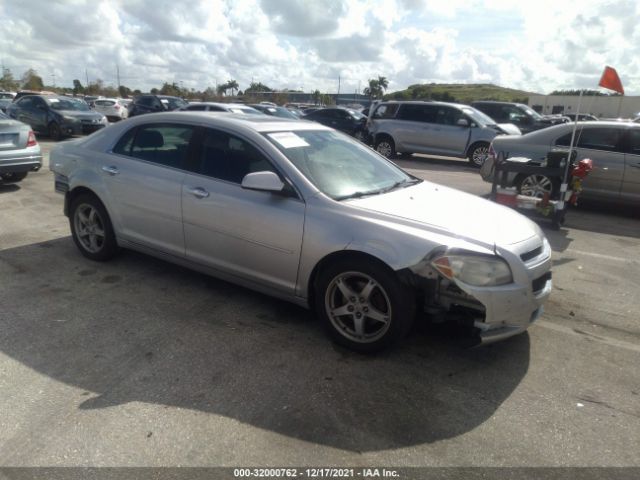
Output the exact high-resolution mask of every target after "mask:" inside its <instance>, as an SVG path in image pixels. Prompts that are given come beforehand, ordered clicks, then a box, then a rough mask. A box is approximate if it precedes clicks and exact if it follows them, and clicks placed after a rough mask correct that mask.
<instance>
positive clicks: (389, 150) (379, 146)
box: [376, 136, 396, 159]
mask: <svg viewBox="0 0 640 480" xmlns="http://www.w3.org/2000/svg"><path fill="white" fill-rule="evenodd" d="M376 152H378V153H379V154H380V155H383V156H385V157H387V158H391V159H393V158H395V156H396V145H395V143H394V142H393V139H392V138H391V137H387V136H384V137H380V138H379V139H377V140H376Z"/></svg>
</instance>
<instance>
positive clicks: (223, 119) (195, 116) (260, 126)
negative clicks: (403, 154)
mask: <svg viewBox="0 0 640 480" xmlns="http://www.w3.org/2000/svg"><path fill="white" fill-rule="evenodd" d="M185 120H188V121H189V122H195V123H199V124H202V125H209V126H211V127H215V126H219V127H221V126H225V125H227V126H231V127H235V128H237V129H239V130H252V131H255V132H259V133H261V132H278V131H295V130H331V129H330V128H329V127H325V126H323V125H320V124H319V123H316V122H309V121H307V120H293V119H286V118H281V117H270V116H268V115H264V116H263V115H244V114H236V113H231V112H201V111H185V110H183V111H177V112H163V113H150V114H147V115H140V116H137V117H133V118H131V119H129V120H128V122H129V124H130V125H131V124H132V123H139V124H144V123H153V122H158V121H163V122H164V121H167V122H171V121H176V122H180V121H183V122H184V121H185Z"/></svg>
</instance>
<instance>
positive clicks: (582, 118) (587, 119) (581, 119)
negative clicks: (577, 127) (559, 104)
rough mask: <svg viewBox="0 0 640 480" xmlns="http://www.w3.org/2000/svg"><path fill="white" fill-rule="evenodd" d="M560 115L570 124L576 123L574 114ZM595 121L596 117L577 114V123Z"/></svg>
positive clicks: (587, 114)
mask: <svg viewBox="0 0 640 480" xmlns="http://www.w3.org/2000/svg"><path fill="white" fill-rule="evenodd" d="M562 115H563V116H565V117H567V118H568V119H569V120H571V121H572V122H575V121H576V114H575V113H563V114H562ZM596 120H598V117H596V116H595V115H591V114H589V113H579V114H578V121H579V122H595V121H596Z"/></svg>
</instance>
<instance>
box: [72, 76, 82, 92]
mask: <svg viewBox="0 0 640 480" xmlns="http://www.w3.org/2000/svg"><path fill="white" fill-rule="evenodd" d="M80 93H84V87H83V86H82V84H81V83H80V80H78V79H77V78H76V79H74V80H73V94H74V95H78V94H80Z"/></svg>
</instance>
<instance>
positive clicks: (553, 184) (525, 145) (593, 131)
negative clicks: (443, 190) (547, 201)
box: [480, 121, 640, 205]
mask: <svg viewBox="0 0 640 480" xmlns="http://www.w3.org/2000/svg"><path fill="white" fill-rule="evenodd" d="M573 127H574V124H573V123H565V124H562V125H556V126H553V127H548V128H545V129H543V130H538V131H536V132H532V133H529V134H527V135H522V136H521V137H506V136H502V137H496V138H495V139H494V140H493V142H492V144H491V146H490V147H489V158H488V159H487V163H486V165H483V166H482V169H481V172H480V173H481V174H482V176H483V179H484V180H485V181H487V182H491V181H492V180H493V171H492V165H493V162H495V159H496V157H497V156H498V155H499V154H501V153H502V155H504V156H506V157H524V158H529V159H531V161H532V162H533V163H542V162H544V160H545V157H546V155H547V153H548V152H549V151H550V150H552V149H554V148H567V147H568V146H569V144H570V141H571V135H572V132H573ZM574 145H575V146H576V150H577V154H578V155H577V159H578V160H582V159H583V158H590V159H591V160H593V167H594V168H593V171H592V172H591V173H590V174H589V176H588V177H587V178H586V179H585V180H584V183H583V185H582V188H583V192H582V194H581V195H582V196H583V197H585V198H593V199H597V200H608V201H618V202H625V203H629V204H634V205H640V125H638V124H636V123H631V122H607V121H590V122H578V124H577V128H576V136H575V140H574ZM507 182H508V184H509V185H513V186H515V187H517V188H518V190H519V191H520V192H521V193H522V194H525V195H531V196H537V197H542V196H543V195H544V193H545V192H548V193H551V192H552V191H556V190H557V189H558V187H559V186H560V179H557V178H547V177H546V176H545V175H540V174H530V175H525V174H518V175H516V174H509V176H508V178H507ZM509 185H507V186H509Z"/></svg>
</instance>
